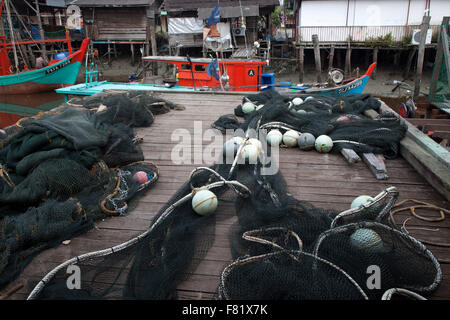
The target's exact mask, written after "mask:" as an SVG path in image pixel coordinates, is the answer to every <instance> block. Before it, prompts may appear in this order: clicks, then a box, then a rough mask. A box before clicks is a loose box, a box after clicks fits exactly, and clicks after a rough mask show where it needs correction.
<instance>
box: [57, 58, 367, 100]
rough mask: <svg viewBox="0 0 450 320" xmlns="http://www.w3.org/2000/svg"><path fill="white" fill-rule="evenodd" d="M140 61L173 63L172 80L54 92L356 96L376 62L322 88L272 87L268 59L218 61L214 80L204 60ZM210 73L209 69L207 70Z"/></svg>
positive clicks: (83, 86)
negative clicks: (268, 92)
mask: <svg viewBox="0 0 450 320" xmlns="http://www.w3.org/2000/svg"><path fill="white" fill-rule="evenodd" d="M142 59H143V61H144V62H147V63H153V62H164V63H170V64H173V65H174V66H175V67H176V70H177V76H176V79H164V80H163V82H164V84H156V83H138V82H130V83H120V82H109V81H97V80H96V79H94V78H92V77H91V78H89V79H88V78H86V82H85V83H79V84H76V85H73V86H69V87H64V88H60V89H57V90H56V92H57V93H61V94H64V95H65V100H66V101H68V100H69V96H71V95H75V96H89V95H93V94H96V93H100V92H104V91H108V90H113V91H117V90H122V91H123V90H125V91H130V90H131V91H132V90H138V91H163V92H196V91H215V92H231V91H234V92H255V91H264V90H277V91H281V92H285V93H286V92H295V93H307V94H336V95H343V94H358V93H362V92H363V90H364V87H365V86H366V83H367V81H368V80H369V78H370V75H371V74H372V72H373V69H374V68H375V66H376V63H373V64H371V65H370V66H369V68H368V69H367V71H366V73H365V74H364V75H362V76H361V77H358V78H356V79H348V80H344V81H342V84H341V85H338V86H336V85H334V86H332V85H331V84H330V83H327V84H324V85H323V86H317V85H316V86H314V85H311V86H306V85H297V86H295V85H291V84H290V83H279V84H275V77H274V74H273V73H264V67H265V66H267V65H268V64H269V61H268V60H256V59H255V60H252V59H247V60H243V59H218V60H216V61H217V66H218V68H217V69H218V73H217V75H218V78H219V80H217V77H215V76H214V75H212V74H211V71H208V69H210V68H211V65H212V64H213V63H214V62H215V60H213V59H208V58H189V57H179V56H148V57H143V58H142ZM210 70H211V69H210Z"/></svg>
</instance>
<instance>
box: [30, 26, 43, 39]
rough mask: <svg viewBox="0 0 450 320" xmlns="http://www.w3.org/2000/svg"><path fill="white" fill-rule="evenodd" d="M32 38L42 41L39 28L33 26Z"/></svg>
mask: <svg viewBox="0 0 450 320" xmlns="http://www.w3.org/2000/svg"><path fill="white" fill-rule="evenodd" d="M31 36H32V37H33V39H35V40H41V32H40V29H39V26H31Z"/></svg>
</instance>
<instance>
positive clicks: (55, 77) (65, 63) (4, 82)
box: [0, 31, 90, 95]
mask: <svg viewBox="0 0 450 320" xmlns="http://www.w3.org/2000/svg"><path fill="white" fill-rule="evenodd" d="M89 41H90V39H89V38H86V39H84V40H83V42H82V43H81V47H80V49H79V50H77V51H75V52H72V47H71V45H70V39H69V36H68V34H67V31H66V38H65V39H58V40H36V41H23V42H16V43H8V42H6V36H3V35H2V36H0V65H1V67H0V94H2V95H4V94H29V93H37V92H43V91H51V90H54V89H57V88H61V87H64V86H67V85H71V84H74V83H75V82H76V79H77V75H78V71H79V70H80V66H81V64H82V61H83V57H84V55H85V54H86V50H87V47H88V44H89ZM55 42H63V43H67V46H68V55H67V56H65V57H63V58H61V59H54V60H51V61H50V62H49V63H48V65H47V66H45V67H43V68H39V69H30V70H27V71H23V72H17V71H18V70H17V68H16V70H17V71H16V72H14V69H13V66H12V65H11V63H10V61H9V58H8V51H9V50H11V49H12V48H13V46H15V45H25V44H37V43H55Z"/></svg>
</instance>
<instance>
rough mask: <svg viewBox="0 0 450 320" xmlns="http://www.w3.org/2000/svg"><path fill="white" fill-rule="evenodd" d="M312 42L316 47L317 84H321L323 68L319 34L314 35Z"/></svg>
mask: <svg viewBox="0 0 450 320" xmlns="http://www.w3.org/2000/svg"><path fill="white" fill-rule="evenodd" d="M312 41H313V45H314V60H315V62H316V74H317V82H319V83H320V82H322V75H321V73H322V66H321V61H320V48H319V36H318V35H317V34H313V35H312Z"/></svg>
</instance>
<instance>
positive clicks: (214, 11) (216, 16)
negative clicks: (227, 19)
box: [208, 5, 220, 26]
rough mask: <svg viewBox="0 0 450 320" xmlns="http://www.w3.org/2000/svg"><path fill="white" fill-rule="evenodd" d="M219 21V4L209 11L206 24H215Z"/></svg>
mask: <svg viewBox="0 0 450 320" xmlns="http://www.w3.org/2000/svg"><path fill="white" fill-rule="evenodd" d="M218 22H220V7H219V5H217V6H215V7H214V9H212V11H211V15H210V16H209V18H208V26H211V25H213V24H216V23H218Z"/></svg>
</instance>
